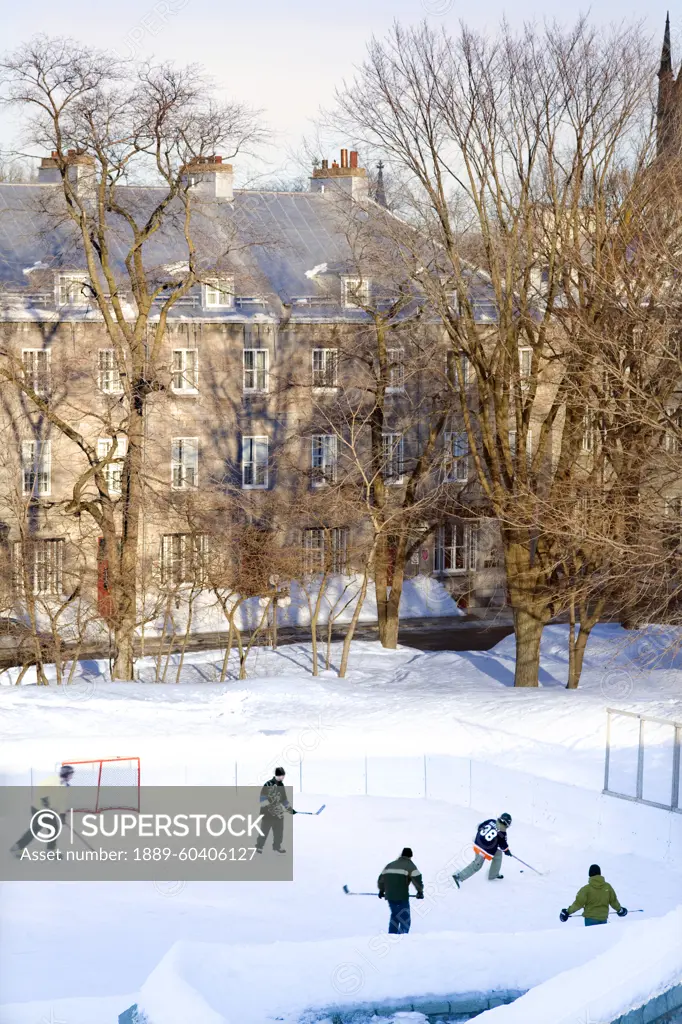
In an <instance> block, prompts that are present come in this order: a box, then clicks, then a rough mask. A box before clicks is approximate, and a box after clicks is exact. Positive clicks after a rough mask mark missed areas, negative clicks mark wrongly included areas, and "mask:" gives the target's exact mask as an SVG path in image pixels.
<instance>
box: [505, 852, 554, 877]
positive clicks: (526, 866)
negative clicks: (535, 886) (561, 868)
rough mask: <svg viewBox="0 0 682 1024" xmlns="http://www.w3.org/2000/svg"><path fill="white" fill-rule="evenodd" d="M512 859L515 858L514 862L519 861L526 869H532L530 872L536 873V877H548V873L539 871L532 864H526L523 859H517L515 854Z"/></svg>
mask: <svg viewBox="0 0 682 1024" xmlns="http://www.w3.org/2000/svg"><path fill="white" fill-rule="evenodd" d="M512 857H513V858H514V860H517V861H518V862H519V864H523V866H524V867H525V868H530V870H531V871H534V872H535V874H536V875H546V874H547V872H546V871H538V869H537V868H534V867H533V865H532V864H526V862H525V860H521V858H520V857H517V856H516V854H515V853H512Z"/></svg>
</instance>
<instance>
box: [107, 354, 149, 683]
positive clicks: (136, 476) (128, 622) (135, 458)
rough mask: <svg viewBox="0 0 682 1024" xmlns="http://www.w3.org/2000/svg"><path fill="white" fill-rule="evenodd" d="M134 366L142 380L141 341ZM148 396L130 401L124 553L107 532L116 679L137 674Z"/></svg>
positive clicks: (140, 394) (136, 395) (137, 393)
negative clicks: (111, 569)
mask: <svg viewBox="0 0 682 1024" xmlns="http://www.w3.org/2000/svg"><path fill="white" fill-rule="evenodd" d="M136 364H139V365H136ZM133 367H134V373H135V378H136V379H137V380H142V379H143V377H144V346H143V345H142V343H141V342H138V344H137V345H136V346H135V351H134V353H133ZM145 400H146V399H145V395H144V393H143V392H142V391H141V390H136V391H135V392H134V394H133V396H132V401H131V405H130V418H129V426H128V457H127V460H126V463H125V466H124V471H125V473H124V485H123V501H122V506H123V507H122V529H121V541H120V553H119V551H118V540H117V538H116V534H115V531H112V532H113V536H112V535H111V534H110V535H109V536H105V547H106V556H107V559H108V562H109V565H110V566H111V565H115V566H116V569H117V571H116V573H115V585H114V587H113V598H114V617H115V621H114V640H115V644H116V654H115V657H114V663H113V666H112V671H111V678H112V680H114V679H120V680H132V679H134V678H135V651H134V641H135V629H136V626H137V584H138V564H139V557H140V552H139V550H138V546H139V539H140V522H141V517H142V504H143V488H144V482H143V475H144V474H143V470H142V453H143V450H144V444H145V429H144V407H145ZM107 533H109V531H107Z"/></svg>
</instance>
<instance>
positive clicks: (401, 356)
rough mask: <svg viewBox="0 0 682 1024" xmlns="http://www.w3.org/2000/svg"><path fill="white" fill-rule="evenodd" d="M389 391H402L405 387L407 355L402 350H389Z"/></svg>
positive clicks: (387, 353)
mask: <svg viewBox="0 0 682 1024" xmlns="http://www.w3.org/2000/svg"><path fill="white" fill-rule="evenodd" d="M386 355H387V356H388V381H387V391H402V390H403V388H404V387H405V353H404V351H403V350H402V349H401V348H389V349H388V350H387V352H386Z"/></svg>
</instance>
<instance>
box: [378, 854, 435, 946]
mask: <svg viewBox="0 0 682 1024" xmlns="http://www.w3.org/2000/svg"><path fill="white" fill-rule="evenodd" d="M410 882H411V883H412V884H413V885H414V887H415V889H416V890H417V899H418V900H423V899H424V883H423V882H422V876H421V872H420V870H419V868H418V867H417V865H416V864H415V863H414V861H413V860H412V850H411V849H410V848H409V846H406V847H405V849H404V850H403V852H402V853H401V854H400V856H399V857H398V859H397V860H392V861H391V862H390V864H387V865H386V867H385V868H384V870H383V871H382V872H381V874H380V875H379V879H378V881H377V885H378V887H379V899H380V900H383V899H386V900H388V905H389V907H390V908H391V917H390V919H389V922H388V934H389V935H407V933H408V932H409V930H410Z"/></svg>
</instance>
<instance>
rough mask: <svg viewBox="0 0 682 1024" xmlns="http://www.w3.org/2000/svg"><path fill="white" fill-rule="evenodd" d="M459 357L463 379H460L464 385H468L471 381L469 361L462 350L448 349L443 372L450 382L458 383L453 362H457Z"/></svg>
mask: <svg viewBox="0 0 682 1024" xmlns="http://www.w3.org/2000/svg"><path fill="white" fill-rule="evenodd" d="M460 359H461V361H462V362H461V368H462V375H463V377H464V380H463V381H462V383H463V385H464V387H465V388H466V387H468V386H469V384H470V383H471V363H470V362H469V357H468V356H466V355H465V354H464V352H455V351H454V349H448V351H447V353H446V356H445V374H446V376H447V378H448V380H449V381H450V383H451V384H455V385H457V384H459V377H458V372H457V370H456V369H455V364H456V363H459V360H460Z"/></svg>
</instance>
